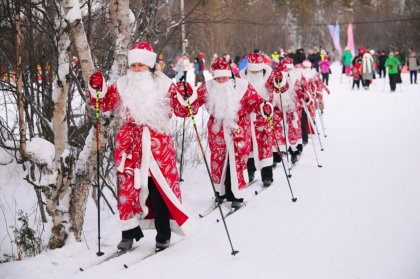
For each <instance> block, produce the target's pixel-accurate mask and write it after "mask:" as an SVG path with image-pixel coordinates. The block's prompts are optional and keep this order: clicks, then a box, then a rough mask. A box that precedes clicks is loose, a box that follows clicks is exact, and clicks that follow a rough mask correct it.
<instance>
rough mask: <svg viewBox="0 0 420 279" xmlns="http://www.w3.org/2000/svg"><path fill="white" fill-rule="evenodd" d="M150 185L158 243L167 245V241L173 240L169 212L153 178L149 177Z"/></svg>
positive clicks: (150, 199)
mask: <svg viewBox="0 0 420 279" xmlns="http://www.w3.org/2000/svg"><path fill="white" fill-rule="evenodd" d="M148 183H149V201H150V205H151V207H152V210H153V215H154V217H155V227H156V231H157V235H156V242H160V243H165V242H166V241H167V240H169V239H171V228H170V225H169V210H168V207H167V206H166V204H165V202H164V201H163V198H162V196H161V195H160V193H159V190H158V189H157V188H156V185H155V182H154V181H153V179H152V178H151V177H149V182H148Z"/></svg>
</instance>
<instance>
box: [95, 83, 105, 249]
mask: <svg viewBox="0 0 420 279" xmlns="http://www.w3.org/2000/svg"><path fill="white" fill-rule="evenodd" d="M99 116H100V115H99V90H96V106H95V120H96V179H97V181H96V183H97V184H98V205H97V208H98V252H96V255H97V256H98V257H100V256H102V255H103V254H104V253H103V252H101V209H100V199H101V189H100V188H101V186H100V184H99V128H100V126H99V121H100V118H99Z"/></svg>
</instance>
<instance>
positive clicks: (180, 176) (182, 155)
mask: <svg viewBox="0 0 420 279" xmlns="http://www.w3.org/2000/svg"><path fill="white" fill-rule="evenodd" d="M184 89H185V82H184ZM185 90H186V89H185ZM185 121H186V120H185V118H184V125H183V126H182V143H181V162H180V165H179V181H180V182H182V181H184V179H182V168H183V164H184V160H183V159H184V139H185Z"/></svg>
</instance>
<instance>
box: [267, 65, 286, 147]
mask: <svg viewBox="0 0 420 279" xmlns="http://www.w3.org/2000/svg"><path fill="white" fill-rule="evenodd" d="M273 78H274V77H273V73H272V74H271V76H270V77H269V78H268V79H267V82H266V84H265V85H266V88H267V89H268V91H269V92H272V93H273V95H272V96H273V98H272V105H273V108H274V111H273V115H272V118H273V126H274V135H275V138H274V137H273V146H272V151H274V152H278V149H280V150H286V149H285V146H286V137H285V130H284V125H283V106H282V101H281V96H280V94H283V93H285V92H286V91H287V90H288V88H289V84H288V81H287V78H286V77H283V79H282V81H281V82H280V84H279V85H277V86H275V85H274V81H273ZM279 86H280V92H281V93H280V92H279V89H278V88H277V87H279Z"/></svg>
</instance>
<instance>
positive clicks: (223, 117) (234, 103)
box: [205, 80, 242, 130]
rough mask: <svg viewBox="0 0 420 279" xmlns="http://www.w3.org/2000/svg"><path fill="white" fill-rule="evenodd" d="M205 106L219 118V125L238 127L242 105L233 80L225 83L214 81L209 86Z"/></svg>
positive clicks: (230, 127) (231, 127)
mask: <svg viewBox="0 0 420 279" xmlns="http://www.w3.org/2000/svg"><path fill="white" fill-rule="evenodd" d="M240 97H242V96H240ZM205 106H206V109H207V111H208V112H209V114H210V115H212V116H213V117H214V118H215V119H216V120H217V125H220V124H222V123H223V125H224V126H225V127H226V128H229V129H237V128H238V125H237V124H236V121H237V116H238V110H239V106H240V98H239V96H238V94H236V92H235V88H234V83H233V81H232V80H229V81H227V82H225V83H223V84H219V83H217V82H216V81H214V82H213V83H212V86H209V87H208V88H207V94H206V105H205ZM219 128H220V126H219ZM217 130H218V129H217Z"/></svg>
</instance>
